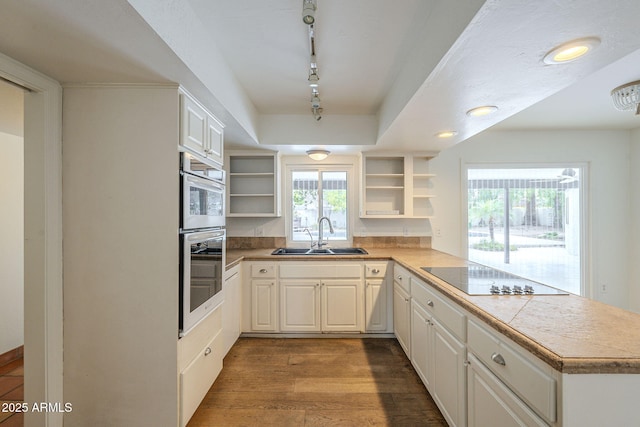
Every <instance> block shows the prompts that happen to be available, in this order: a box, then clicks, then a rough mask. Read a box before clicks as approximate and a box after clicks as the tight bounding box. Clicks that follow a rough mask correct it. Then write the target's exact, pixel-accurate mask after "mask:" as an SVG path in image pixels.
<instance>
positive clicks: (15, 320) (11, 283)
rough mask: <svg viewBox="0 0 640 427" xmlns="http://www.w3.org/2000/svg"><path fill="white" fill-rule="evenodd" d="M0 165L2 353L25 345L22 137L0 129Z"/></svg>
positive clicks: (0, 344)
mask: <svg viewBox="0 0 640 427" xmlns="http://www.w3.org/2000/svg"><path fill="white" fill-rule="evenodd" d="M20 105H21V108H22V103H20ZM0 164H1V165H2V166H1V167H0V206H1V207H0V354H3V353H6V352H7V351H9V350H13V349H14V348H17V347H20V346H21V345H23V344H24V143H23V138H22V137H20V136H15V135H10V134H7V133H3V132H0Z"/></svg>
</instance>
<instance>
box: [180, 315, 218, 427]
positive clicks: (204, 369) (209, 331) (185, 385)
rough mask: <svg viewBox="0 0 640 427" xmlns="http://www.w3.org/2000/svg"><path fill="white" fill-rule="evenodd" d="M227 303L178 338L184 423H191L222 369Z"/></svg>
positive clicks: (181, 407) (181, 412)
mask: <svg viewBox="0 0 640 427" xmlns="http://www.w3.org/2000/svg"><path fill="white" fill-rule="evenodd" d="M223 307H224V302H223V303H222V304H221V305H220V306H218V307H217V308H215V309H214V310H213V311H212V312H211V313H209V315H208V316H207V317H205V318H204V319H203V320H202V322H200V323H199V324H198V325H196V326H195V327H194V328H193V329H192V330H191V331H190V332H189V334H188V335H186V336H185V337H183V338H182V339H180V340H178V372H179V398H180V402H179V403H180V426H185V425H187V422H188V421H189V419H190V418H191V416H192V415H193V413H194V412H195V411H196V409H197V408H198V406H199V405H200V402H202V399H203V398H204V396H205V395H206V394H207V391H208V390H209V388H211V385H212V384H213V382H214V381H215V380H216V378H217V377H218V375H219V374H220V371H221V370H222V361H223V359H224V352H225V343H224V335H223V333H222V329H223V328H222V317H223V313H222V312H223Z"/></svg>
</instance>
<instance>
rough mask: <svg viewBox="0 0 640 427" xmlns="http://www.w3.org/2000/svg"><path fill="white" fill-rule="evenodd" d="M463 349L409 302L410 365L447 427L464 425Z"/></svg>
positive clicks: (426, 312) (421, 310)
mask: <svg viewBox="0 0 640 427" xmlns="http://www.w3.org/2000/svg"><path fill="white" fill-rule="evenodd" d="M465 360H466V348H465V345H464V343H462V342H461V341H460V340H458V339H457V338H456V337H454V336H453V335H452V334H450V333H449V332H448V331H447V330H446V329H445V328H444V327H443V326H442V325H441V324H440V323H439V322H438V321H437V320H436V319H435V318H434V317H433V316H432V315H431V314H430V313H429V312H428V311H427V310H426V309H425V308H424V307H422V306H421V305H420V304H419V303H418V302H417V301H416V300H412V301H411V364H412V365H413V367H414V368H415V370H416V372H417V373H418V376H420V378H421V379H422V382H423V383H424V385H425V386H426V387H427V389H428V390H429V392H430V393H431V396H432V397H433V400H434V401H435V402H436V404H437V405H438V407H439V408H440V411H441V412H442V415H443V416H444V417H445V419H446V420H447V422H448V424H449V425H450V426H458V427H459V426H465V425H466V388H465V385H466V378H465Z"/></svg>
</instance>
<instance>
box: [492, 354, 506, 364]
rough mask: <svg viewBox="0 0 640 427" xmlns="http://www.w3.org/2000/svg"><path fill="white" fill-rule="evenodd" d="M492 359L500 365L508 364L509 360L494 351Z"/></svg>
mask: <svg viewBox="0 0 640 427" xmlns="http://www.w3.org/2000/svg"><path fill="white" fill-rule="evenodd" d="M491 360H493V361H494V362H496V363H497V364H498V365H502V366H506V364H507V362H506V361H505V360H504V357H502V355H501V354H500V353H493V354H492V355H491Z"/></svg>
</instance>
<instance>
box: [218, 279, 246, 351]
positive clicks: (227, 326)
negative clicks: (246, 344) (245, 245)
mask: <svg viewBox="0 0 640 427" xmlns="http://www.w3.org/2000/svg"><path fill="white" fill-rule="evenodd" d="M230 272H231V273H230V275H229V276H228V277H227V278H225V280H224V285H223V289H224V305H223V306H222V332H223V334H224V354H225V355H226V354H227V352H228V351H229V350H230V349H231V347H232V346H233V344H235V342H236V340H237V339H238V337H239V336H240V314H241V313H242V293H241V292H242V291H241V283H240V269H239V268H238V267H235V268H234V270H230ZM227 274H229V272H227Z"/></svg>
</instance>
